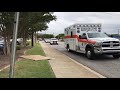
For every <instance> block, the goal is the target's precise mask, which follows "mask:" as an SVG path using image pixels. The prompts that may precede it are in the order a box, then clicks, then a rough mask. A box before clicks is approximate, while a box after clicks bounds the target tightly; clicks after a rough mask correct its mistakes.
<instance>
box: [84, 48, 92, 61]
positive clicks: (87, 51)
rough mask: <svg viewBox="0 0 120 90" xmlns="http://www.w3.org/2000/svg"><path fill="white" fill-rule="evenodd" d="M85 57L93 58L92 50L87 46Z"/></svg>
mask: <svg viewBox="0 0 120 90" xmlns="http://www.w3.org/2000/svg"><path fill="white" fill-rule="evenodd" d="M86 57H87V58H88V59H91V60H93V59H94V52H93V51H92V49H91V48H88V49H87V50H86Z"/></svg>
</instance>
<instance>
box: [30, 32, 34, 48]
mask: <svg viewBox="0 0 120 90" xmlns="http://www.w3.org/2000/svg"><path fill="white" fill-rule="evenodd" d="M33 36H34V33H33V31H32V35H31V46H32V47H33V46H34V37H33Z"/></svg>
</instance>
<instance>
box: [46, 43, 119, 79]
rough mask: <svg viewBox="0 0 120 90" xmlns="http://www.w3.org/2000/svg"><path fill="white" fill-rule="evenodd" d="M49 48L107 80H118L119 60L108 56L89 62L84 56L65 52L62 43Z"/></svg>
mask: <svg viewBox="0 0 120 90" xmlns="http://www.w3.org/2000/svg"><path fill="white" fill-rule="evenodd" d="M48 44H49V43H48ZM50 46H51V47H52V48H55V49H57V50H58V51H60V52H62V53H63V54H65V55H67V56H69V57H70V58H72V59H74V60H76V61H77V62H79V63H81V64H83V65H85V66H87V67H89V68H91V69H93V70H94V71H96V72H98V73H100V74H102V75H104V76H106V77H108V78H120V59H114V58H113V57H112V56H110V55H109V56H107V55H100V56H98V57H97V58H96V59H95V60H89V59H87V58H86V57H85V55H84V54H80V53H76V52H73V51H72V52H67V50H66V49H65V48H64V42H59V45H50Z"/></svg>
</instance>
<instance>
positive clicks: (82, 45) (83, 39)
mask: <svg viewBox="0 0 120 90" xmlns="http://www.w3.org/2000/svg"><path fill="white" fill-rule="evenodd" d="M86 44H87V37H86V33H83V34H82V36H81V38H80V42H79V46H80V50H81V51H83V52H85V46H86Z"/></svg>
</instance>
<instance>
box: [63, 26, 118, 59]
mask: <svg viewBox="0 0 120 90" xmlns="http://www.w3.org/2000/svg"><path fill="white" fill-rule="evenodd" d="M64 33H65V37H64V38H65V39H64V40H65V47H66V49H67V50H68V51H70V50H73V51H76V52H80V53H84V54H85V55H86V57H87V58H88V59H94V57H95V55H100V54H108V55H113V57H114V58H119V57H120V41H119V40H118V39H116V38H111V37H109V36H107V35H106V34H104V33H102V32H101V24H74V25H71V26H69V27H67V28H65V30H64Z"/></svg>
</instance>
